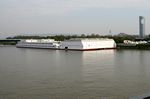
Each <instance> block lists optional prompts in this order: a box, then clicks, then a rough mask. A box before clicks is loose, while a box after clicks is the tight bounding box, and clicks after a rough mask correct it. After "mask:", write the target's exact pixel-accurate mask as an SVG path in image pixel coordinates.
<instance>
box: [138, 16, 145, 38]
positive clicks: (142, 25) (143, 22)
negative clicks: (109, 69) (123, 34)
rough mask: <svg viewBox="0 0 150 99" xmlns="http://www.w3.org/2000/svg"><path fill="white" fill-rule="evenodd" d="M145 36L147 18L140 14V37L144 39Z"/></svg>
mask: <svg viewBox="0 0 150 99" xmlns="http://www.w3.org/2000/svg"><path fill="white" fill-rule="evenodd" d="M144 37H145V18H144V17H143V16H139V38H140V39H143V38H144Z"/></svg>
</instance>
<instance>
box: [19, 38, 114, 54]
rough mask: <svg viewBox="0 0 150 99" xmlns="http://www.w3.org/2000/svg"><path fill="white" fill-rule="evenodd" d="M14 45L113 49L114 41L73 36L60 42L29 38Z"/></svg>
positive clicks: (74, 48)
mask: <svg viewBox="0 0 150 99" xmlns="http://www.w3.org/2000/svg"><path fill="white" fill-rule="evenodd" d="M16 47H24V48H48V49H56V50H77V51H87V50H102V49H115V48H116V43H115V41H114V40H113V39H107V38H74V39H70V40H65V41H62V42H58V41H55V40H53V39H41V40H35V39H31V40H24V41H20V42H18V44H17V45H16Z"/></svg>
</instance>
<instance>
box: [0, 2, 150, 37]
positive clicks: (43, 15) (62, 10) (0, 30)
mask: <svg viewBox="0 0 150 99" xmlns="http://www.w3.org/2000/svg"><path fill="white" fill-rule="evenodd" d="M140 15H141V16H144V17H145V18H146V27H147V28H146V33H147V34H149V33H150V29H148V28H149V26H150V0H0V36H2V35H13V34H21V33H37V34H39V33H44V34H46V33H85V34H86V33H98V34H109V29H111V31H112V33H120V32H124V33H129V34H138V32H139V31H138V17H139V16H140Z"/></svg>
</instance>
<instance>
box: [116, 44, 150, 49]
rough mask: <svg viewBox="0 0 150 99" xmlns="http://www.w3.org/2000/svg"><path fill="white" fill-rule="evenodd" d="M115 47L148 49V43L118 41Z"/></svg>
mask: <svg viewBox="0 0 150 99" xmlns="http://www.w3.org/2000/svg"><path fill="white" fill-rule="evenodd" d="M117 49H140V50H150V44H136V45H135V44H124V43H118V44H117Z"/></svg>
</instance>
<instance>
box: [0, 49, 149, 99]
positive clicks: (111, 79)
mask: <svg viewBox="0 0 150 99" xmlns="http://www.w3.org/2000/svg"><path fill="white" fill-rule="evenodd" d="M146 93H150V51H149V50H99V51H83V52H82V51H64V50H49V49H28V48H25V49H24V48H16V47H0V99H128V98H130V97H134V96H139V95H143V94H146Z"/></svg>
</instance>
